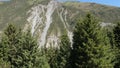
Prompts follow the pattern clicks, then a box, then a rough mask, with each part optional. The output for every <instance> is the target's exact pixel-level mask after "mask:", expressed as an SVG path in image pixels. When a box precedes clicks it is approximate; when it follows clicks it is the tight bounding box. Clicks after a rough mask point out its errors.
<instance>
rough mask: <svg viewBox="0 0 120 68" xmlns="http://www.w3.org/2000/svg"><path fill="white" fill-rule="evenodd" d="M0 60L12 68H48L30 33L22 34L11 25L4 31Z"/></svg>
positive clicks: (0, 45) (0, 47) (0, 46)
mask: <svg viewBox="0 0 120 68" xmlns="http://www.w3.org/2000/svg"><path fill="white" fill-rule="evenodd" d="M0 58H1V59H2V60H3V61H5V62H9V63H10V66H11V67H12V68H39V67H40V68H49V65H48V63H47V60H46V58H45V57H44V56H43V54H42V53H41V52H40V51H39V49H38V45H37V41H36V39H34V37H33V36H32V35H31V33H30V31H27V32H25V33H23V32H22V31H21V29H17V28H16V27H15V26H14V25H12V24H10V25H9V26H8V27H7V28H6V30H5V31H4V36H3V37H2V40H1V44H0Z"/></svg>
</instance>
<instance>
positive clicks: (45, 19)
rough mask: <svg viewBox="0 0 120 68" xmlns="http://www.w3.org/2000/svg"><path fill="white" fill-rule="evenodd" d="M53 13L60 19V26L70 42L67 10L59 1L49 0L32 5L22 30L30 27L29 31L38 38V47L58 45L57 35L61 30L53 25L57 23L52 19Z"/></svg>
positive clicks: (58, 35)
mask: <svg viewBox="0 0 120 68" xmlns="http://www.w3.org/2000/svg"><path fill="white" fill-rule="evenodd" d="M54 13H56V14H55V15H56V16H55V17H58V19H59V20H60V21H61V22H60V23H61V24H62V27H60V28H64V30H65V31H66V32H67V34H68V37H69V38H70V41H71V43H72V32H71V31H69V24H68V23H67V10H65V9H64V8H63V7H62V6H61V4H60V3H59V2H57V1H55V0H51V1H50V2H49V3H48V4H47V5H42V4H38V5H37V6H34V7H32V8H31V9H30V10H29V11H28V13H27V14H28V15H29V17H28V18H27V21H28V23H27V24H26V26H25V29H24V30H26V29H27V28H30V29H31V33H32V35H33V36H35V37H36V38H37V39H38V43H39V46H40V47H50V46H53V47H58V46H59V42H60V39H59V37H60V36H61V35H62V34H63V31H62V30H60V28H57V27H59V25H57V26H55V25H54V24H57V22H55V21H54V17H53V16H54Z"/></svg>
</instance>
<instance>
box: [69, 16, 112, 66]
mask: <svg viewBox="0 0 120 68" xmlns="http://www.w3.org/2000/svg"><path fill="white" fill-rule="evenodd" d="M73 34H74V36H73V46H72V47H73V49H72V51H71V59H72V60H71V67H72V68H81V67H82V68H83V67H87V68H91V67H95V68H102V67H111V68H112V67H113V65H114V63H113V60H114V55H113V53H112V50H111V46H110V43H109V39H108V38H107V35H106V34H105V33H103V31H102V29H101V27H100V25H99V23H98V21H97V20H96V19H95V17H93V16H92V15H91V14H87V15H86V17H85V18H84V19H83V20H82V21H81V20H78V21H77V24H76V26H75V29H74V33H73Z"/></svg>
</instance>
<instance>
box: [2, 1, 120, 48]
mask: <svg viewBox="0 0 120 68" xmlns="http://www.w3.org/2000/svg"><path fill="white" fill-rule="evenodd" d="M86 12H91V13H93V14H94V15H95V16H96V17H98V18H100V19H102V20H101V22H114V21H117V20H119V19H120V8H117V7H112V6H105V5H99V4H95V3H77V2H65V3H60V2H58V1H56V0H12V1H10V2H5V3H0V30H1V31H2V30H3V29H4V27H5V26H6V25H7V24H8V23H15V24H16V25H17V26H18V27H23V31H26V30H27V29H31V33H32V35H33V36H35V37H36V38H37V39H38V43H39V45H40V47H41V46H44V45H46V46H45V47H49V46H50V45H51V46H55V47H56V46H58V45H59V42H60V40H59V37H60V36H61V35H62V34H64V33H67V34H68V37H69V39H70V41H71V43H72V29H73V27H74V25H75V22H74V20H75V19H76V18H79V17H82V16H84V15H85V14H86ZM1 31H0V33H1Z"/></svg>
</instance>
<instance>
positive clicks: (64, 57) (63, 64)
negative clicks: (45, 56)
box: [57, 35, 71, 68]
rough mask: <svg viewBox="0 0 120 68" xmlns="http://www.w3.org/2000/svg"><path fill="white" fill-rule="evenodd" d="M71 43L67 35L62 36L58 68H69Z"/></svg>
mask: <svg viewBox="0 0 120 68" xmlns="http://www.w3.org/2000/svg"><path fill="white" fill-rule="evenodd" d="M70 45H71V44H70V41H69V38H68V36H67V35H62V36H61V43H60V50H59V51H58V56H57V62H58V68H67V67H68V65H69V57H70V51H71V47H70Z"/></svg>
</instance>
